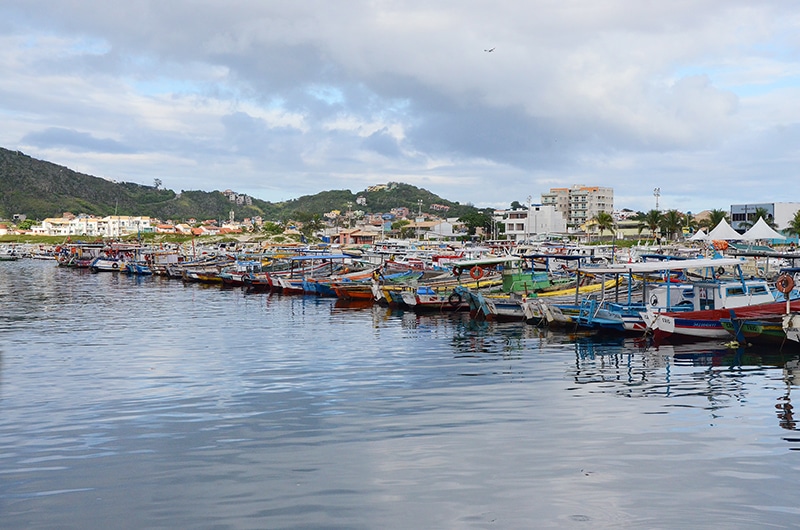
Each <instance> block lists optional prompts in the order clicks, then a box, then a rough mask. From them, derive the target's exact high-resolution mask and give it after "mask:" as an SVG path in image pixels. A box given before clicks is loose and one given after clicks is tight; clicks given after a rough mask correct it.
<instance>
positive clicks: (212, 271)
mask: <svg viewBox="0 0 800 530" xmlns="http://www.w3.org/2000/svg"><path fill="white" fill-rule="evenodd" d="M229 250H230V249H221V251H220V249H217V251H215V252H204V253H203V254H202V255H201V257H200V258H197V257H196V253H194V252H193V253H192V254H191V255H190V254H188V253H187V252H186V249H183V248H180V247H173V248H164V247H163V246H159V247H157V248H156V247H146V246H142V245H138V244H111V245H109V244H102V243H94V244H86V243H71V244H65V245H61V246H58V247H56V248H55V249H54V251H53V255H54V259H56V260H57V261H58V264H59V265H60V266H64V267H77V268H88V269H89V270H91V271H93V272H106V271H110V272H124V273H127V274H133V275H153V274H160V275H164V276H167V277H170V278H179V279H181V280H183V281H186V282H203V283H218V284H220V285H223V286H227V287H241V288H245V289H248V290H250V291H270V292H278V293H283V294H286V295H291V294H306V295H315V296H326V297H337V298H339V299H341V300H342V301H344V302H348V303H357V304H360V305H364V304H373V303H377V304H383V305H387V306H389V307H393V308H400V309H405V310H412V311H417V312H430V311H438V312H445V311H469V312H470V315H471V316H472V317H473V318H475V319H485V320H498V321H500V320H502V321H519V322H525V323H530V324H536V325H540V326H548V327H566V328H582V329H590V330H594V331H602V332H615V333H635V334H640V335H643V334H648V335H652V336H653V337H654V338H655V339H656V340H660V341H665V340H680V339H724V340H732V341H735V342H736V343H738V344H756V343H764V344H772V345H777V346H779V347H784V346H785V345H786V344H787V343H788V344H798V345H800V292H799V291H798V289H797V288H795V283H796V281H797V280H800V269H798V268H796V267H794V260H795V259H800V256H796V255H786V256H784V258H783V259H782V261H781V263H782V264H783V267H781V268H773V270H772V271H771V273H770V272H769V271H765V270H764V269H763V267H762V268H759V267H757V266H756V267H754V266H753V260H752V258H743V257H737V256H733V257H722V256H715V257H711V258H706V257H696V256H697V252H696V250H694V251H692V252H693V254H694V255H689V254H687V255H664V254H641V255H637V256H635V257H634V256H631V255H630V254H629V255H628V256H626V259H625V262H623V263H619V262H617V260H616V259H614V257H613V256H612V257H611V258H609V257H608V256H604V255H600V254H598V253H597V252H596V249H587V248H582V249H581V248H577V247H575V248H567V247H564V246H561V247H555V246H554V247H541V248H537V249H533V250H534V251H533V252H531V251H530V249H528V252H526V253H524V254H510V253H495V254H489V253H486V252H481V253H474V254H473V255H467V253H466V252H465V251H464V250H463V249H436V250H434V251H432V252H427V253H425V254H422V253H416V254H411V253H404V254H402V255H400V254H397V249H392V248H389V249H386V248H383V249H381V248H378V247H376V248H374V249H371V250H369V251H357V252H356V251H353V252H340V253H331V252H330V249H315V250H311V249H303V250H302V251H298V250H297V249H272V250H270V251H259V252H240V251H236V252H230V251H229Z"/></svg>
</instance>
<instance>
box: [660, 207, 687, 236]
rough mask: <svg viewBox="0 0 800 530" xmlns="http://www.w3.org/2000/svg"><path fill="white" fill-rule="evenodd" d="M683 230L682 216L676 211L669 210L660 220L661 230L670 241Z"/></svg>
mask: <svg viewBox="0 0 800 530" xmlns="http://www.w3.org/2000/svg"><path fill="white" fill-rule="evenodd" d="M682 228H683V214H682V213H681V212H679V211H678V210H669V211H668V212H666V213H665V214H664V215H663V216H662V218H661V230H662V231H663V232H664V233H665V234H666V235H667V239H669V240H672V239H674V238H675V235H676V234H678V233H680V232H681V229H682Z"/></svg>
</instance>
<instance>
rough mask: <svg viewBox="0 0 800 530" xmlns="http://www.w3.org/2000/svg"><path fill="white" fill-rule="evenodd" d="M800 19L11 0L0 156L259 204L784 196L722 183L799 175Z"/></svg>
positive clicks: (740, 8)
mask: <svg viewBox="0 0 800 530" xmlns="http://www.w3.org/2000/svg"><path fill="white" fill-rule="evenodd" d="M795 11H796V10H794V9H793V8H792V6H790V5H788V4H786V3H785V2H780V1H777V0H774V1H769V0H768V1H765V2H760V3H758V4H753V3H752V2H745V1H744V0H704V1H701V2H687V1H684V0H679V1H677V2H670V3H663V4H652V3H636V2H630V1H623V0H610V1H608V2H602V3H597V2H589V1H588V0H575V1H573V2H568V3H554V2H546V1H543V0H534V1H532V2H520V1H512V0H499V1H498V2H494V3H492V4H491V5H489V4H486V3H485V2H478V1H475V0H463V1H461V2H458V3H455V2H444V3H438V4H430V3H429V2H422V1H421V0H408V1H406V2H403V3H402V4H392V3H376V2H368V1H366V0H364V1H357V0H355V1H353V2H348V3H347V4H346V5H342V4H337V3H331V2H324V1H321V0H320V1H311V0H309V1H307V2H299V3H295V4H291V5H288V4H281V5H278V4H274V3H269V2H256V3H254V2H250V1H244V0H231V1H229V2H226V3H225V4H224V5H223V4H218V3H213V2H209V3H202V2H188V1H185V0H172V1H170V2H161V3H152V2H144V1H133V2H128V3H126V4H125V5H124V6H123V5H117V4H109V3H107V2H100V1H96V0H94V1H93V0H81V1H78V0H62V1H60V2H58V3H57V4H56V5H53V4H52V3H51V2H45V1H44V0H25V1H20V0H8V1H6V2H3V4H2V6H0V68H2V70H3V72H4V75H3V76H0V115H2V117H3V120H4V127H3V129H2V130H0V145H3V146H4V147H7V148H11V149H22V150H24V151H25V152H29V153H31V154H32V155H33V156H38V157H41V158H47V159H50V160H52V161H54V162H57V163H63V164H69V163H71V162H73V161H79V163H80V164H81V170H82V171H84V172H88V173H95V174H113V175H114V178H116V179H117V180H125V179H127V178H130V179H134V178H136V179H139V180H138V181H140V182H151V181H152V178H153V176H152V175H149V173H150V172H152V171H153V168H158V170H159V173H160V174H159V178H161V179H162V181H163V182H164V185H165V186H168V187H172V188H175V189H198V188H199V189H216V188H219V187H220V186H222V185H223V184H224V187H230V188H233V189H237V191H240V192H244V193H250V194H252V195H255V196H257V197H261V198H264V199H267V200H280V199H286V198H291V197H295V196H299V195H302V194H309V193H316V192H317V191H322V190H326V189H342V188H360V187H363V186H367V185H369V184H375V183H380V182H385V181H388V180H401V179H402V180H404V181H406V182H410V183H412V184H415V185H423V186H424V187H429V189H431V190H432V191H434V192H436V193H438V194H440V195H443V196H445V197H447V198H451V199H453V200H458V201H461V202H472V203H474V204H477V205H487V206H489V205H491V206H502V205H507V204H509V203H510V202H511V201H513V200H524V199H525V197H527V196H528V195H532V196H534V197H537V196H538V195H539V194H540V193H542V192H546V191H547V190H548V189H549V187H551V186H568V185H571V184H578V183H582V184H594V185H601V186H610V187H613V188H615V198H616V200H615V204H616V206H617V207H620V208H621V207H628V208H632V209H641V210H646V209H649V208H650V207H652V188H653V187H654V186H660V187H661V190H662V196H661V202H662V203H663V204H664V205H668V206H674V207H681V208H684V207H686V209H692V210H693V211H699V210H701V209H704V208H726V207H727V206H728V205H729V204H731V203H741V202H745V201H747V200H751V199H752V200H756V201H759V202H767V201H770V200H780V199H779V198H777V197H774V196H773V195H772V193H771V190H770V189H769V188H764V187H761V188H760V189H754V190H748V191H747V192H746V193H740V192H739V191H738V190H737V188H736V187H735V186H730V185H729V179H730V178H731V175H736V178H738V179H740V180H742V181H754V182H755V181H763V180H764V179H765V178H766V179H770V181H774V182H778V181H781V180H783V181H784V182H785V181H788V180H789V179H792V178H795V177H796V169H795V168H796V167H798V166H797V163H796V162H797V160H796V158H797V157H796V155H795V154H794V153H795V149H794V147H793V144H792V141H793V139H794V137H795V131H796V129H797V125H798V123H800V110H796V105H794V101H796V97H797V91H798V87H800V63H799V62H798V60H797V57H798V53H797V52H798V49H800V46H799V45H800V38H798V36H797V35H800V31H798V29H800V15H799V14H797V13H796V12H795ZM489 47H494V48H495V51H494V52H492V53H486V52H484V49H486V48H489ZM54 156H57V157H58V159H54V160H53V159H52V157H54ZM93 168H94V169H93ZM498 183H499V184H500V185H498ZM699 183H703V185H702V186H701V185H699ZM708 188H711V189H714V190H715V193H713V194H709V193H706V191H705V190H707V189H708ZM784 200H786V199H784Z"/></svg>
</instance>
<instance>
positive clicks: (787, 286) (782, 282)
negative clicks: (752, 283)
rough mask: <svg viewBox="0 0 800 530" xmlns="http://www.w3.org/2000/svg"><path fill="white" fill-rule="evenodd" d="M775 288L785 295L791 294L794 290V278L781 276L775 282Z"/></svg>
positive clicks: (785, 275)
mask: <svg viewBox="0 0 800 530" xmlns="http://www.w3.org/2000/svg"><path fill="white" fill-rule="evenodd" d="M775 288H776V289H777V290H778V291H780V292H781V293H783V294H789V293H790V292H792V289H794V278H792V277H791V276H789V275H788V274H781V275H780V276H778V279H777V280H775Z"/></svg>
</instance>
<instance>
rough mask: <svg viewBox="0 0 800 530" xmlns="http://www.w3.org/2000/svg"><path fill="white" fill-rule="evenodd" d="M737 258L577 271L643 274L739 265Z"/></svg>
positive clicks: (620, 264) (655, 263) (669, 261)
mask: <svg viewBox="0 0 800 530" xmlns="http://www.w3.org/2000/svg"><path fill="white" fill-rule="evenodd" d="M742 263H743V261H742V260H740V259H738V258H719V259H711V258H696V259H681V260H666V261H645V262H636V263H616V264H614V265H599V266H593V265H584V266H582V267H580V269H579V271H580V272H582V273H589V274H644V273H647V272H662V271H677V270H686V269H704V268H714V269H717V268H719V267H735V266H738V265H741V264H742Z"/></svg>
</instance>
